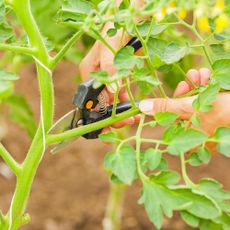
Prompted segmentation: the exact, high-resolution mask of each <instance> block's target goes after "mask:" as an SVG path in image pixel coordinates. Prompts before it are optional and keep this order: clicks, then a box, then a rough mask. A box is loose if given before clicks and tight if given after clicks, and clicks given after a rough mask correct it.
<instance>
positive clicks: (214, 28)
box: [0, 0, 230, 230]
mask: <svg viewBox="0 0 230 230" xmlns="http://www.w3.org/2000/svg"><path fill="white" fill-rule="evenodd" d="M44 2H45V3H46V1H44ZM117 2H118V1H115V0H104V1H86V0H65V1H63V2H62V1H60V2H58V5H57V8H55V7H56V6H55V7H54V6H53V7H54V8H51V9H52V10H53V9H54V12H55V13H54V17H55V19H56V23H58V25H59V26H60V27H59V28H58V29H57V31H56V30H55V32H50V31H53V30H52V29H53V28H52V26H51V25H49V26H47V27H46V26H44V22H43V21H42V20H41V18H39V10H37V11H36V9H37V8H33V6H35V5H36V2H35V1H30V0H6V1H0V7H1V8H0V9H1V10H0V20H1V27H0V30H1V33H0V41H1V43H0V49H1V50H4V51H7V52H11V55H12V52H13V56H14V55H18V54H22V55H23V57H24V55H26V56H28V58H29V60H30V61H33V62H34V63H35V65H36V69H37V80H38V83H39V92H40V101H41V103H40V122H39V124H38V125H37V130H36V133H34V131H33V130H34V128H33V127H32V128H31V126H30V128H31V129H28V127H27V126H26V125H25V124H26V123H28V120H26V122H24V123H23V124H24V127H26V128H27V129H28V132H29V134H30V136H31V137H32V138H33V139H32V142H31V146H30V148H29V150H28V152H27V155H26V158H25V160H24V161H23V162H22V163H18V162H16V161H15V160H14V158H13V157H12V156H11V154H10V153H9V152H8V151H7V149H6V147H4V146H3V145H2V144H1V145H0V156H1V157H2V159H3V160H4V161H5V162H6V164H7V165H8V166H9V168H10V169H11V170H12V171H13V172H14V173H15V175H16V177H17V183H16V189H15V192H14V195H13V197H12V202H11V205H10V207H9V210H8V212H7V213H6V214H3V213H0V227H1V229H2V230H14V229H18V228H19V227H20V226H22V225H23V224H27V223H28V222H29V219H30V218H29V215H28V214H26V213H25V210H26V205H27V201H28V198H29V194H30V190H31V186H32V183H33V180H34V176H35V174H36V171H37V168H38V166H39V164H40V162H41V160H42V158H43V155H44V153H45V150H46V149H47V148H48V147H49V146H50V145H52V144H55V143H58V142H60V141H65V140H71V139H73V138H75V137H77V136H81V135H83V134H86V133H88V132H90V131H94V130H98V129H101V128H104V127H107V126H110V125H111V124H113V123H115V122H117V121H121V120H123V119H125V118H128V117H131V116H133V115H136V114H139V113H140V111H139V108H138V106H137V105H136V102H135V100H139V99H142V98H145V97H147V96H150V95H151V96H152V97H162V98H164V100H168V95H167V94H168V93H167V91H166V90H165V88H166V87H165V86H167V84H169V85H175V84H176V83H177V82H178V81H180V80H182V79H185V80H186V81H188V82H189V83H190V84H191V86H192V88H193V90H192V91H190V92H189V93H188V94H187V95H185V96H191V95H196V97H195V99H194V102H193V108H194V114H193V116H192V117H191V119H189V121H187V122H185V121H183V120H182V119H181V118H180V117H179V116H178V115H177V114H175V113H171V112H160V113H157V114H156V115H155V116H154V118H152V119H151V120H147V119H146V117H145V115H142V116H141V120H140V123H139V125H138V128H137V131H136V134H135V135H134V136H129V137H127V138H125V139H122V138H120V137H119V136H117V135H116V133H115V132H109V133H106V134H103V135H101V139H102V140H104V141H107V142H112V143H116V146H117V148H116V150H115V151H113V152H111V153H109V154H107V156H106V157H105V162H104V165H105V169H106V170H107V171H108V173H109V175H110V177H111V180H112V181H113V182H114V183H118V184H119V185H122V184H127V185H131V184H132V183H133V181H134V180H139V181H140V182H141V183H142V190H141V197H140V200H139V203H140V204H143V205H144V207H145V210H146V213H147V215H148V217H149V219H150V220H151V222H152V223H153V224H154V225H155V226H156V228H157V229H160V228H161V227H162V222H163V217H164V216H166V217H168V218H172V216H173V212H174V211H177V212H179V213H180V215H181V217H182V219H183V220H184V221H185V222H186V223H187V224H188V225H190V226H192V227H198V228H200V229H203V230H205V229H229V228H230V216H229V211H230V205H229V198H230V193H228V192H226V191H224V190H223V186H222V185H221V184H220V183H219V182H217V181H216V180H214V179H211V178H201V180H200V181H199V182H198V183H195V182H193V181H192V180H191V179H190V178H189V175H188V173H187V165H188V164H190V165H192V166H194V167H195V166H199V165H202V164H207V163H208V162H209V161H210V158H211V154H210V153H209V150H208V147H207V145H208V143H216V144H217V148H218V152H219V153H220V154H223V155H225V156H226V157H229V156H230V150H229V148H230V142H229V138H230V128H228V127H219V128H218V129H217V130H216V132H215V133H214V134H212V135H210V134H208V133H205V132H204V131H201V130H200V127H201V126H202V123H201V120H200V114H201V113H202V114H205V113H207V112H208V111H210V110H211V109H212V108H213V103H214V102H215V100H216V98H217V96H218V93H219V92H220V91H228V90H230V80H229V79H230V78H229V73H230V56H229V53H230V52H229V44H230V43H229V38H230V25H229V18H230V5H229V1H228V0H227V1H224V0H217V1H214V0H213V1H208V0H202V1H196V0H191V1H185V0H175V1H174V0H162V1H155V0H146V1H143V5H142V6H141V10H140V7H136V5H135V1H129V0H124V1H121V3H120V4H117ZM59 5H60V9H59ZM31 6H32V8H31ZM44 8H47V7H46V5H44ZM44 8H43V9H44ZM32 9H33V13H32ZM41 9H42V7H41ZM36 12H38V13H37V16H36ZM52 13H53V11H52ZM106 23H112V25H113V26H112V27H111V28H110V29H109V30H108V31H107V34H106V35H104V34H103V33H101V31H102V29H103V27H104V25H105V24H106ZM64 26H65V27H64ZM15 28H17V29H18V28H19V31H20V33H19V35H18V34H15V33H14V31H15ZM59 29H60V31H62V33H61V34H62V35H63V36H60V37H58V36H55V37H54V38H55V39H53V40H54V42H53V44H52V45H50V44H49V43H48V42H47V39H44V37H45V36H44V35H46V37H48V38H49V35H50V36H51V37H52V36H53V33H59ZM118 31H122V34H123V36H122V37H121V41H120V44H122V43H123V39H124V36H125V34H129V35H130V36H132V37H137V38H138V39H139V40H140V41H141V44H142V46H143V53H142V55H141V56H137V55H135V54H134V49H133V48H131V47H129V46H127V47H124V48H122V46H120V47H119V49H117V50H115V49H114V48H113V47H112V46H111V44H110V43H109V42H108V41H107V38H108V37H113V36H115V35H116V34H117V32H118ZM83 35H87V36H88V37H92V38H93V39H95V40H99V41H100V42H101V43H102V44H104V45H105V46H106V47H107V48H108V49H109V50H110V51H111V52H112V53H113V55H114V66H115V68H116V73H115V74H114V75H113V76H109V74H108V73H107V72H106V71H103V70H101V71H98V72H94V73H92V78H94V79H95V87H99V86H100V85H101V84H107V85H114V84H115V85H116V86H117V87H116V89H115V91H116V92H115V97H114V98H115V99H114V105H116V104H117V102H118V96H117V95H118V93H119V91H120V90H121V88H122V87H125V88H126V90H127V92H128V94H129V98H130V101H131V103H132V105H133V106H132V108H131V109H130V110H128V111H126V112H124V113H122V114H116V113H115V112H113V114H112V116H111V117H110V118H107V119H105V120H102V121H99V122H96V123H93V124H89V125H85V126H81V127H79V128H76V129H73V130H69V131H65V132H63V133H61V134H55V135H54V134H52V135H51V134H49V130H50V128H51V127H52V125H53V114H54V88H53V78H52V75H53V71H54V69H55V67H56V65H57V64H58V63H59V62H60V61H61V60H62V59H63V58H64V57H65V56H66V53H67V52H68V51H69V49H70V48H71V47H72V46H73V45H74V44H75V43H76V41H77V40H79V39H81V38H82V36H83ZM67 38H68V39H67ZM63 39H64V40H65V39H67V41H66V42H60V41H63ZM60 44H62V45H61V46H60ZM53 47H55V48H53ZM52 49H54V52H51V50H52ZM54 53H55V54H54ZM197 57H199V58H200V60H201V62H202V65H204V66H207V67H209V68H211V69H212V77H211V80H210V81H209V84H208V85H206V86H202V87H201V86H198V85H196V84H195V83H194V82H193V81H191V79H189V78H188V77H187V75H186V71H187V69H188V68H191V67H196V66H197V64H195V60H196V58H197ZM185 63H188V64H185ZM198 66H199V65H198ZM176 76H177V77H176ZM174 77H175V79H172V78H174ZM170 78H171V79H170ZM14 80H17V76H16V75H15V74H13V73H9V72H8V71H7V70H3V69H1V70H0V83H1V85H0V100H8V99H7V98H8V97H10V99H9V100H8V102H9V104H13V105H18V104H21V105H22V104H23V105H24V108H26V107H27V106H26V103H24V102H22V101H23V99H21V98H19V97H17V96H12V95H11V94H12V91H13V83H12V82H13V81H14ZM120 80H122V81H123V83H124V84H123V85H120V84H118V82H119V81H120ZM133 84H134V85H136V87H137V89H136V91H135V93H134V91H133V90H132V89H131V85H133ZM153 89H154V90H153ZM114 107H115V106H114ZM14 108H15V107H14ZM16 108H17V106H16ZM27 111H28V109H27ZM114 111H116V110H114ZM27 114H29V115H28V116H26V118H27V119H29V120H31V119H32V118H31V114H30V113H27ZM14 120H16V121H19V122H21V121H22V120H23V119H20V117H19V116H15V118H14ZM24 121H25V120H24ZM21 123H22V122H21ZM156 126H162V127H165V129H164V134H163V137H162V138H161V139H154V138H153V139H151V138H147V137H144V136H143V134H142V131H143V129H145V128H151V129H152V130H154V129H155V127H156ZM130 142H134V143H135V146H134V147H133V145H131V144H130ZM143 143H149V144H151V145H152V147H151V148H148V149H143V148H142V146H143V145H142V144H143ZM191 149H194V152H193V153H189V154H186V153H187V152H188V151H189V150H191ZM167 154H170V155H173V156H175V157H177V158H178V160H179V161H180V162H181V174H180V173H178V172H175V171H173V170H171V169H170V167H169V166H168V165H167ZM121 187H122V186H121Z"/></svg>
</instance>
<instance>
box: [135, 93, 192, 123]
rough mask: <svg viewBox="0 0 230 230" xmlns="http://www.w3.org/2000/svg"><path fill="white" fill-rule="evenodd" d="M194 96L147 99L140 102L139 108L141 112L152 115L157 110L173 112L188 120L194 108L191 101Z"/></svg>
mask: <svg viewBox="0 0 230 230" xmlns="http://www.w3.org/2000/svg"><path fill="white" fill-rule="evenodd" d="M194 99H195V97H186V98H180V99H147V100H143V101H141V102H140V105H139V108H140V110H141V112H142V113H144V114H146V115H150V116H154V114H155V113H158V112H173V113H176V114H178V115H179V116H180V119H183V120H189V119H190V118H191V117H192V115H193V113H194V109H193V107H192V103H193V101H194Z"/></svg>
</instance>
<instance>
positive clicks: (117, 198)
mask: <svg viewBox="0 0 230 230" xmlns="http://www.w3.org/2000/svg"><path fill="white" fill-rule="evenodd" d="M125 189H126V186H125V185H123V184H115V183H113V182H110V196H109V200H108V203H107V208H106V215H105V218H104V220H103V229H104V230H119V229H120V225H121V215H122V204H123V199H124V192H125Z"/></svg>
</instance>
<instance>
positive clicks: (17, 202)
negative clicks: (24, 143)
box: [2, 0, 54, 230]
mask: <svg viewBox="0 0 230 230" xmlns="http://www.w3.org/2000/svg"><path fill="white" fill-rule="evenodd" d="M13 8H14V11H15V13H16V14H17V16H18V18H19V19H20V21H21V23H22V25H23V28H24V29H25V31H26V33H27V35H28V38H29V42H30V45H31V47H32V48H34V49H36V50H37V52H36V55H35V59H36V60H38V61H39V63H36V66H37V75H38V80H39V88H40V94H41V122H40V125H39V127H38V130H37V132H36V135H35V137H34V139H33V142H32V145H31V147H30V150H29V152H28V154H27V157H26V159H25V161H24V162H23V164H22V170H21V172H20V173H19V175H18V178H17V184H16V189H15V193H14V196H13V199H12V202H11V207H10V210H9V212H8V214H7V219H6V221H5V223H4V225H3V228H2V230H16V229H17V228H18V227H19V226H20V225H22V224H23V215H24V212H25V208H26V204H27V200H28V197H29V194H30V190H31V186H32V182H33V179H34V176H35V173H36V171H37V168H38V166H39V163H40V161H41V159H42V156H43V153H44V150H45V136H46V132H47V131H48V130H49V128H50V127H51V125H52V121H53V107H54V106H53V105H54V103H53V82H52V76H50V72H48V71H47V69H46V68H44V66H46V67H47V66H48V65H49V61H50V57H49V55H48V52H47V49H46V47H45V45H44V42H43V38H42V36H41V34H40V31H39V29H38V27H37V24H36V22H35V20H34V17H33V15H32V13H31V8H30V1H29V0H21V1H19V0H14V1H13Z"/></svg>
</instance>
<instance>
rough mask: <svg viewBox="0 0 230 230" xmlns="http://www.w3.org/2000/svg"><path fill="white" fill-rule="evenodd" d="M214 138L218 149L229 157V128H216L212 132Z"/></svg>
mask: <svg viewBox="0 0 230 230" xmlns="http://www.w3.org/2000/svg"><path fill="white" fill-rule="evenodd" d="M214 138H215V140H216V141H217V142H218V146H217V149H218V151H219V152H220V153H222V154H224V155H225V156H226V157H230V141H229V140H230V128H226V127H220V128H218V129H217V130H216V132H215V134H214Z"/></svg>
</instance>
